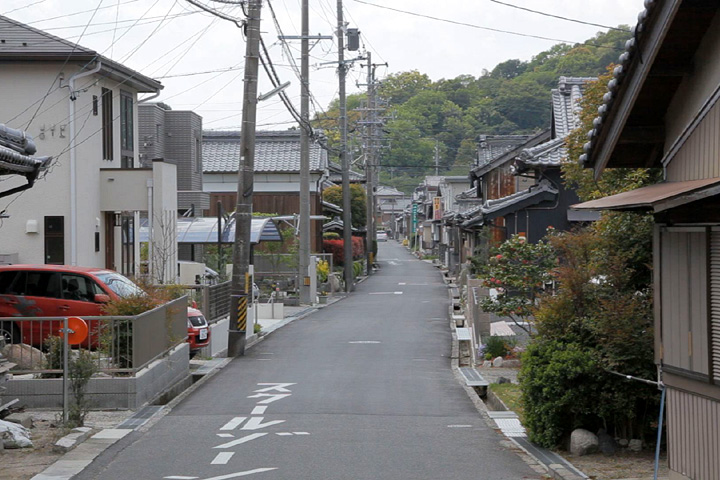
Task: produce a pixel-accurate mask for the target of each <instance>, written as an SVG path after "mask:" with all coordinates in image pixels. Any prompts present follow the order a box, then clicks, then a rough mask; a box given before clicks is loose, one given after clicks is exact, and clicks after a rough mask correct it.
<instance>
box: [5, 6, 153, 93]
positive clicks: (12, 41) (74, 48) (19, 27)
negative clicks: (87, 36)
mask: <svg viewBox="0 0 720 480" xmlns="http://www.w3.org/2000/svg"><path fill="white" fill-rule="evenodd" d="M17 60H22V61H30V62H38V61H44V62H50V61H55V62H66V63H67V62H73V63H78V62H79V63H81V64H84V67H83V70H86V69H87V70H89V69H91V68H93V64H95V62H100V64H101V67H102V68H101V70H100V72H98V75H104V76H106V77H109V78H112V79H114V80H117V81H120V82H122V83H124V84H127V85H129V86H132V87H133V88H135V89H137V90H138V91H139V92H155V91H157V90H160V89H162V88H163V86H162V84H160V82H158V81H156V80H153V79H152V78H150V77H147V76H145V75H142V74H141V73H139V72H136V71H135V70H132V69H130V68H128V67H126V66H124V65H122V64H120V63H117V62H115V61H113V60H111V59H109V58H107V57H103V56H102V55H100V54H99V53H98V52H96V51H94V50H91V49H89V48H85V47H83V46H81V45H77V44H75V43H72V42H69V41H67V40H64V39H62V38H60V37H56V36H54V35H51V34H49V33H47V32H44V31H42V30H38V29H36V28H33V27H31V26H29V25H25V24H23V23H20V22H17V21H15V20H12V19H10V18H8V17H3V16H0V61H17Z"/></svg>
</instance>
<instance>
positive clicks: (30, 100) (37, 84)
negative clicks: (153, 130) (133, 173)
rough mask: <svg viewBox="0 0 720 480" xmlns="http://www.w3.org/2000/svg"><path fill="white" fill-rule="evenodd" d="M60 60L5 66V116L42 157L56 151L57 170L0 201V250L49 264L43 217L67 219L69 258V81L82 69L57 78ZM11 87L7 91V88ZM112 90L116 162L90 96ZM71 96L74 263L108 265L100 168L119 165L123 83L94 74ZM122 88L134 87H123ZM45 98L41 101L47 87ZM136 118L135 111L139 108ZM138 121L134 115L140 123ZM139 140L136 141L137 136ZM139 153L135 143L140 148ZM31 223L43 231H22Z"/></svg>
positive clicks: (1, 113) (1, 75)
mask: <svg viewBox="0 0 720 480" xmlns="http://www.w3.org/2000/svg"><path fill="white" fill-rule="evenodd" d="M61 66H62V63H48V64H37V63H16V64H7V65H3V67H2V68H0V84H2V85H4V86H6V88H5V89H3V91H2V94H0V119H2V121H3V122H5V123H6V124H7V125H8V126H10V127H12V128H20V129H26V130H27V132H28V133H29V134H30V135H32V136H33V137H34V138H35V142H36V145H37V147H38V155H52V156H53V157H54V160H53V163H52V167H51V168H50V169H49V170H48V172H47V174H46V175H45V177H44V178H42V179H40V180H39V181H38V182H36V184H35V186H34V187H33V188H31V189H29V190H27V191H25V192H24V193H22V194H15V195H11V196H9V197H4V198H0V210H5V209H7V211H6V214H7V215H9V216H10V218H7V219H5V220H3V223H2V226H0V229H1V231H0V253H18V254H19V261H20V262H22V263H44V262H45V258H44V235H43V228H44V217H45V216H62V217H64V221H65V263H67V264H70V263H71V262H72V258H71V253H72V249H71V229H72V224H71V218H70V211H71V199H70V152H69V145H70V115H69V112H70V106H69V105H70V100H69V89H68V88H67V81H68V79H69V78H70V77H71V76H72V75H73V74H75V73H77V72H78V71H79V67H77V66H75V65H71V64H70V63H68V64H67V65H65V66H64V67H63V72H62V75H61V77H62V80H57V78H56V77H57V75H58V73H59V71H60V67H61ZM10 85H11V86H12V88H7V86H10ZM102 87H105V88H110V89H111V90H113V97H114V98H113V116H114V117H115V121H114V125H113V127H114V142H115V160H114V161H106V160H103V158H102V135H101V133H100V132H101V120H102V109H101V108H100V105H98V106H99V108H98V112H97V115H94V114H93V112H92V101H93V96H94V95H95V96H97V97H98V100H99V99H100V98H101V88H102ZM75 88H76V90H77V91H78V93H77V99H76V100H75V101H74V107H75V125H76V168H77V170H76V171H77V175H76V182H77V183H76V192H77V212H78V214H77V249H76V252H77V257H76V262H75V263H76V264H78V265H83V266H94V267H104V265H105V255H104V244H105V229H104V215H103V213H102V211H101V209H100V189H101V182H100V169H101V168H119V166H120V120H119V113H120V101H119V96H118V95H119V87H118V85H117V84H116V83H115V82H111V81H109V80H107V79H105V78H103V77H99V76H96V75H90V76H88V77H84V78H82V79H80V80H78V81H77V83H76V85H75ZM122 88H123V89H124V90H126V91H129V92H131V93H133V94H135V92H134V91H133V90H131V89H129V88H126V86H123V87H122ZM48 91H49V93H48V94H47V97H46V98H45V99H44V100H43V97H44V96H45V94H46V92H48ZM135 114H136V116H137V109H135ZM28 125H29V127H28ZM135 125H136V126H137V120H136V122H135ZM135 141H136V142H137V141H138V136H137V134H136V135H135ZM135 151H136V155H137V151H138V149H137V146H136V149H135ZM24 183H26V182H25V180H24V178H21V177H16V176H14V177H12V178H10V179H9V180H7V181H5V182H2V190H6V189H8V188H10V187H13V186H17V185H22V184H24ZM28 220H36V221H37V225H38V233H32V234H30V233H25V225H26V223H27V221H28ZM95 232H99V233H100V249H99V251H98V252H96V251H95Z"/></svg>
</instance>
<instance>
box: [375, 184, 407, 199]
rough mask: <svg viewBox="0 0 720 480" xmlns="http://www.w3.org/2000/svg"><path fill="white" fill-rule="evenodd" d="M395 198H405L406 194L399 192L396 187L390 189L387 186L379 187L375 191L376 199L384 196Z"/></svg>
mask: <svg viewBox="0 0 720 480" xmlns="http://www.w3.org/2000/svg"><path fill="white" fill-rule="evenodd" d="M391 195H392V196H394V197H404V196H405V194H404V193H403V192H401V191H400V190H398V189H397V188H395V187H388V186H387V185H378V187H377V188H376V189H375V196H376V197H382V196H391Z"/></svg>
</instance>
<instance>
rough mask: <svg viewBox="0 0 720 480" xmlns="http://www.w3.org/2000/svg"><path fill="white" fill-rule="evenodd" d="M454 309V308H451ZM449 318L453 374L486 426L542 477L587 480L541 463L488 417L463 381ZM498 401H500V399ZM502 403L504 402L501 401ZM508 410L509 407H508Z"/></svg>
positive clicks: (483, 405)
mask: <svg viewBox="0 0 720 480" xmlns="http://www.w3.org/2000/svg"><path fill="white" fill-rule="evenodd" d="M448 296H449V298H450V301H451V302H452V294H451V293H450V287H449V285H448ZM451 308H452V307H451ZM448 316H449V325H450V332H451V335H452V345H451V351H452V353H451V355H450V364H451V367H452V370H453V374H454V375H455V379H456V380H457V381H458V383H459V384H460V386H461V387H462V388H463V389H464V390H465V393H467V395H468V397H470V400H471V401H472V402H473V404H474V405H475V409H476V410H477V411H478V413H479V414H480V416H481V417H482V419H483V420H484V421H485V424H486V425H487V426H488V427H490V428H491V429H492V430H494V431H496V432H498V433H499V434H500V435H502V436H503V437H504V438H505V439H506V441H507V442H509V443H510V444H511V445H512V446H513V447H514V450H515V453H517V455H518V456H519V457H520V458H521V459H522V460H523V461H525V463H527V464H528V466H529V467H530V468H532V469H533V470H535V471H536V472H537V473H539V474H541V475H546V476H550V477H552V478H553V479H555V480H586V479H587V478H588V477H587V476H585V477H581V476H578V475H575V474H574V473H572V472H571V471H569V470H568V469H567V468H566V466H565V465H562V464H550V465H548V464H545V463H543V462H541V461H540V459H538V458H537V457H536V456H535V455H533V454H532V453H531V452H529V451H528V450H526V449H525V448H524V447H523V446H522V445H520V444H519V443H518V442H517V441H515V439H514V438H512V437H508V436H506V435H504V434H503V433H502V432H501V431H500V430H499V429H498V428H497V425H496V423H495V421H494V420H493V419H491V418H490V416H489V415H488V413H487V412H488V409H487V405H486V404H485V402H484V401H483V400H482V399H481V398H480V397H479V396H478V394H477V393H476V392H475V390H474V389H473V388H472V387H468V386H467V385H465V382H464V381H463V379H462V376H461V374H460V358H459V357H460V346H459V344H458V339H457V334H456V333H455V320H454V319H453V318H452V309H450V310H449V312H448ZM488 395H490V389H489V388H488ZM498 400H500V399H499V398H498ZM501 402H502V401H501ZM506 408H507V407H506Z"/></svg>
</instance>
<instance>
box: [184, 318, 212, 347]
mask: <svg viewBox="0 0 720 480" xmlns="http://www.w3.org/2000/svg"><path fill="white" fill-rule="evenodd" d="M187 341H188V343H189V344H190V353H191V354H194V353H195V352H197V351H198V350H200V349H201V348H203V347H207V346H208V345H209V344H210V328H209V327H208V323H207V320H205V317H204V316H203V314H202V312H201V311H200V310H198V309H197V308H191V307H188V340H187Z"/></svg>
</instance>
